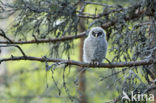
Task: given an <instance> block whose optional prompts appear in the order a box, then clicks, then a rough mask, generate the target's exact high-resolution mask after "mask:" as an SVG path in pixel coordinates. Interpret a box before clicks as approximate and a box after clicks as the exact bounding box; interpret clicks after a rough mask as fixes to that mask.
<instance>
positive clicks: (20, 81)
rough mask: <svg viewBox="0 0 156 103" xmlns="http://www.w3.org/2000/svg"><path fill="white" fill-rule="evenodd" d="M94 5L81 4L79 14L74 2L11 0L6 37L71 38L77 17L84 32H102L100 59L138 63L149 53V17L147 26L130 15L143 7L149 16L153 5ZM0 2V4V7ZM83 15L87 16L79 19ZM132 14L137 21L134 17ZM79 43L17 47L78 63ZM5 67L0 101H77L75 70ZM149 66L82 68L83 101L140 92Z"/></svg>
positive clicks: (120, 0) (95, 102)
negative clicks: (105, 50) (11, 18)
mask: <svg viewBox="0 0 156 103" xmlns="http://www.w3.org/2000/svg"><path fill="white" fill-rule="evenodd" d="M91 1H95V0H91ZM95 2H96V3H95ZM95 2H94V3H95V4H90V3H88V4H87V3H86V2H85V1H83V0H82V1H81V3H83V5H84V6H85V12H84V13H83V12H82V11H83V10H82V11H81V9H83V8H79V1H78V0H15V2H14V3H13V4H5V6H6V7H9V8H11V9H13V10H15V11H16V13H17V14H16V17H15V20H14V22H13V23H12V24H13V25H11V28H9V29H10V30H9V31H8V33H10V34H13V35H12V37H13V38H15V39H16V40H32V39H35V40H38V39H48V38H60V37H64V36H71V35H77V34H78V29H77V28H78V25H80V24H79V21H80V18H81V16H80V15H82V18H84V21H85V22H84V23H85V26H86V27H87V28H88V30H89V29H90V27H93V26H101V27H104V28H105V30H106V33H107V40H108V45H109V51H108V53H107V56H106V58H108V59H109V60H110V61H111V62H121V61H124V62H127V61H136V60H140V59H141V60H142V59H146V58H147V57H148V56H149V55H150V54H151V53H152V52H153V51H152V50H154V49H153V48H154V46H151V45H152V43H153V42H152V41H153V39H151V36H153V37H154V36H155V32H156V31H155V30H156V29H155V18H152V22H148V21H149V19H148V18H147V17H146V13H144V14H142V15H141V14H140V15H141V16H140V15H137V13H136V12H140V11H143V10H145V9H148V10H149V11H151V12H152V11H153V10H154V9H153V8H155V7H154V4H152V5H150V3H149V2H144V0H138V1H132V0H117V1H116V0H109V1H108V0H103V1H102V0H98V1H95ZM97 3H100V4H97ZM137 3H138V4H137ZM139 3H140V4H139ZM148 3H149V4H148ZM2 4H3V3H2V2H0V6H1V5H2ZM148 6H149V7H148ZM150 7H151V9H150ZM137 10H138V11H137ZM139 10H140V11H139ZM86 15H87V16H88V18H85V16H86ZM97 15H102V16H101V17H98V18H96V19H92V18H91V17H89V16H93V17H94V16H97ZM136 15H137V16H138V17H135V16H136ZM148 15H149V14H148ZM83 16H84V17H83ZM109 22H111V23H112V24H111V26H108V27H106V26H103V25H104V24H107V23H109ZM149 25H150V26H149ZM79 44H80V41H79V40H74V41H65V42H56V43H53V44H52V43H49V44H35V45H22V46H21V48H22V49H23V51H24V52H25V53H26V54H27V55H29V56H35V57H45V56H46V57H51V58H61V59H71V60H79V55H80V53H79ZM11 55H13V56H19V55H22V54H21V53H20V52H19V51H18V50H17V49H13V48H12V49H10V50H9V53H8V54H7V55H5V57H10V56H11ZM150 56H152V54H151V55H150ZM104 62H105V63H107V61H104ZM5 65H6V66H7V72H6V74H5V75H4V76H3V79H4V80H5V81H3V84H2V87H1V85H0V103H4V102H5V103H28V102H29V103H36V102H43V103H44V102H52V103H53V102H54V103H72V102H78V99H79V91H78V90H77V88H78V81H79V74H80V72H78V71H77V69H78V67H75V66H69V65H65V64H60V65H58V64H57V63H56V64H54V63H46V62H45V63H40V62H39V63H37V62H31V61H16V62H8V63H6V64H5ZM55 65H56V66H55ZM46 66H48V67H49V68H48V67H46ZM50 67H51V68H50ZM55 67H56V68H55ZM149 68H150V66H142V67H126V68H118V69H117V68H112V69H111V70H108V69H106V68H102V69H98V68H95V69H91V68H89V69H86V94H87V98H88V102H89V103H101V102H105V101H109V100H112V99H115V98H116V97H118V96H121V95H122V91H123V90H124V91H125V92H127V93H129V92H130V91H135V92H138V91H139V92H144V91H145V90H146V89H147V88H148V86H149V84H148V82H149V80H150V79H151V78H149V72H147V71H149ZM0 82H1V81H0ZM1 88H2V89H1Z"/></svg>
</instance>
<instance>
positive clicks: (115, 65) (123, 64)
mask: <svg viewBox="0 0 156 103" xmlns="http://www.w3.org/2000/svg"><path fill="white" fill-rule="evenodd" d="M19 60H29V61H40V62H64V64H67V65H76V66H80V67H88V68H89V67H91V68H120V67H132V66H143V65H150V64H154V63H156V59H148V60H147V59H146V60H140V61H130V62H119V63H111V64H109V63H101V64H99V65H95V64H90V63H84V62H80V61H74V60H64V59H53V58H39V57H31V56H19V57H14V56H13V57H11V58H4V59H0V63H2V62H6V61H19Z"/></svg>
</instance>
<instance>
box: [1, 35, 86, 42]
mask: <svg viewBox="0 0 156 103" xmlns="http://www.w3.org/2000/svg"><path fill="white" fill-rule="evenodd" d="M85 35H86V33H85V32H82V33H80V34H78V35H72V36H66V37H61V38H49V39H40V40H30V41H13V42H12V43H10V42H7V41H0V44H36V43H37V44H38V43H55V42H60V41H67V40H73V39H78V38H81V37H84V36H85Z"/></svg>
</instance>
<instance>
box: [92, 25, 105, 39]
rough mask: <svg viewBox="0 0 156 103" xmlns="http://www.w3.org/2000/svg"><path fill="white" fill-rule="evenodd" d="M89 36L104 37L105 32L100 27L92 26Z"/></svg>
mask: <svg viewBox="0 0 156 103" xmlns="http://www.w3.org/2000/svg"><path fill="white" fill-rule="evenodd" d="M89 36H90V37H93V38H105V37H106V34H105V32H104V30H103V29H102V28H101V27H93V28H91V30H90V32H89Z"/></svg>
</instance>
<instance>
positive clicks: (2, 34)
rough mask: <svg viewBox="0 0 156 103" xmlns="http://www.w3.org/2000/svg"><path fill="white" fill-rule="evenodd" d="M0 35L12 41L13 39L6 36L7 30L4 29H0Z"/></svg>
mask: <svg viewBox="0 0 156 103" xmlns="http://www.w3.org/2000/svg"><path fill="white" fill-rule="evenodd" d="M0 36H2V37H3V38H5V39H6V40H8V41H9V42H10V43H11V42H12V40H11V39H9V37H7V36H6V34H5V32H4V31H3V30H2V29H0Z"/></svg>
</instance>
